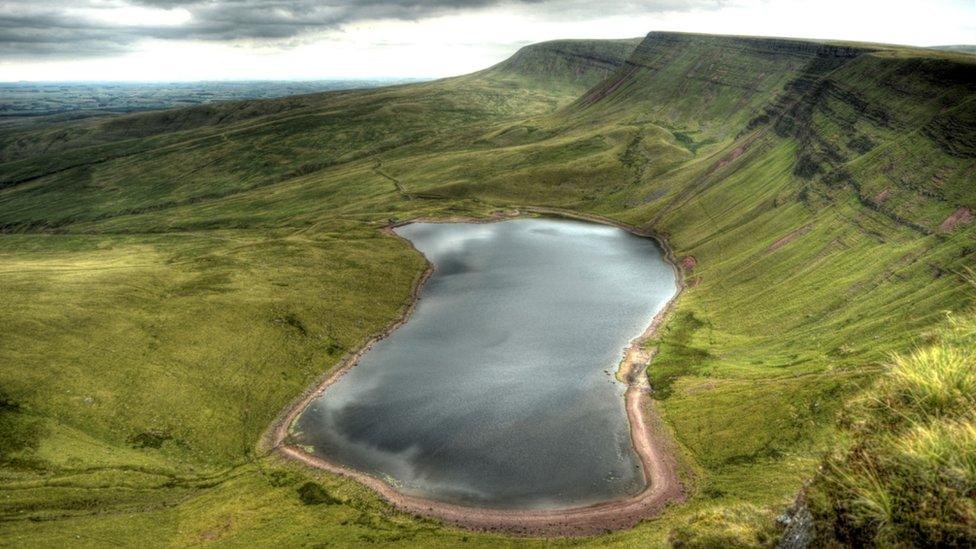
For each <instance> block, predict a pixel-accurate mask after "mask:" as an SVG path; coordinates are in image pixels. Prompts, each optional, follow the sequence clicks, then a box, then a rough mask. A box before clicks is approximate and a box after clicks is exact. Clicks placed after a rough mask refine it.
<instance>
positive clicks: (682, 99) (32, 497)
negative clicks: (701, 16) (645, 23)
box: [0, 33, 976, 545]
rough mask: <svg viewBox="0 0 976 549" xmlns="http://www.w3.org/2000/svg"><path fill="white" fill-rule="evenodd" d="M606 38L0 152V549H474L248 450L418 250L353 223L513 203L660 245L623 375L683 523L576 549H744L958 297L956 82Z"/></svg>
mask: <svg viewBox="0 0 976 549" xmlns="http://www.w3.org/2000/svg"><path fill="white" fill-rule="evenodd" d="M635 44H636V43H635V42H627V41H606V42H598V41H591V42H582V41H575V42H556V43H546V44H542V45H539V46H530V47H529V48H526V49H524V50H522V51H520V52H519V53H518V54H516V55H515V56H514V57H513V58H512V59H510V60H508V61H506V62H504V63H501V64H499V65H496V66H495V67H492V68H490V69H487V70H485V71H482V72H479V73H475V74H473V75H468V76H463V77H458V78H453V79H447V80H441V81H437V82H431V83H423V84H414V85H408V86H399V87H392V88H384V89H379V90H369V91H359V92H340V93H330V94H322V95H311V96H301V97H297V98H288V99H283V100H272V101H260V102H243V103H225V104H217V105H213V106H208V107H201V108H194V109H187V110H178V111H162V112H158V113H145V114H139V115H130V116H124V117H112V118H104V119H95V120H87V121H84V122H79V123H74V124H65V125H61V126H46V127H42V128H34V129H30V128H25V129H21V130H18V132H16V133H9V134H6V135H3V136H0V160H2V163H0V226H2V227H3V228H4V229H3V230H4V234H2V235H0V256H2V257H3V265H4V268H3V269H2V272H0V281H2V283H0V292H2V294H3V300H4V303H5V304H8V305H7V306H6V307H4V308H3V309H2V310H0V319H2V322H3V323H4V326H5V328H6V329H5V330H4V331H3V332H2V333H0V387H2V391H3V394H0V462H2V465H0V537H2V538H3V539H6V540H10V541H11V543H12V544H14V545H18V544H19V545H36V544H41V543H51V544H53V543H64V542H67V541H71V542H72V543H75V544H88V545H104V544H106V543H130V544H131V543H137V542H138V543H146V542H147V541H148V542H149V543H150V544H152V545H173V544H181V545H182V544H186V543H199V542H207V541H214V542H224V543H227V544H245V543H265V544H270V543H278V544H299V543H302V544H316V543H326V542H330V543H340V544H341V543H357V542H358V543H362V542H369V541H374V542H383V543H393V542H398V541H399V542H409V543H425V544H432V545H436V544H444V545H447V544H451V545H453V544H457V543H459V542H461V541H468V542H472V543H474V542H490V543H497V542H498V541H499V540H498V539H495V538H491V537H486V536H482V535H477V534H473V533H467V532H461V531H456V530H452V529H447V528H444V527H442V526H439V525H437V524H433V523H430V522H427V521H424V520H419V519H417V518H414V517H408V516H404V515H402V514H399V513H396V512H393V511H392V510H390V508H389V507H387V506H386V505H384V504H382V503H381V502H379V501H378V500H377V499H376V498H375V497H374V496H372V495H370V494H369V493H368V492H367V491H366V490H365V489H363V488H361V487H359V486H357V485H355V484H354V483H351V482H347V481H345V480H341V479H338V478H335V477H331V476H326V475H320V474H317V473H315V472H312V471H308V470H306V469H302V468H299V467H298V466H296V465H293V464H288V463H283V462H281V461H280V460H279V459H278V458H276V457H274V456H264V455H258V454H257V453H256V451H255V444H256V442H257V440H258V438H259V436H260V434H261V432H262V431H263V430H264V428H265V427H266V426H267V425H268V424H269V423H270V422H271V421H272V419H273V418H274V417H275V415H276V414H277V413H278V412H279V410H280V409H281V408H282V407H284V406H285V404H287V403H288V402H289V400H291V399H292V398H293V397H294V396H296V395H298V394H299V393H301V391H302V390H303V388H304V387H306V386H308V385H309V384H311V383H312V381H313V380H314V379H315V378H316V377H318V376H319V375H320V374H321V373H323V372H325V371H327V370H328V369H329V368H330V367H332V366H333V365H335V364H336V363H337V362H338V361H339V360H340V358H341V356H342V355H343V354H344V353H345V352H347V351H349V350H350V349H353V348H355V347H356V346H357V345H358V344H359V343H361V342H362V341H364V340H365V339H366V337H367V336H368V334H370V333H373V332H376V331H378V330H379V329H380V328H381V327H382V326H383V325H384V324H386V323H387V322H389V321H390V320H391V319H392V318H394V317H395V315H396V313H397V311H398V310H399V308H401V307H402V306H403V305H404V303H405V300H406V299H407V296H408V293H409V290H410V286H411V282H412V281H413V280H414V279H415V278H416V277H417V276H419V274H420V272H421V270H422V268H423V260H422V258H420V257H418V256H417V254H416V253H414V252H412V251H411V250H410V249H408V248H407V247H406V246H405V245H403V244H402V243H400V242H399V241H396V240H394V239H392V238H389V237H386V236H383V235H382V234H381V233H379V232H378V231H377V228H379V227H380V226H382V225H384V224H386V223H388V222H389V220H390V219H408V218H411V217H415V216H420V215H439V216H450V215H486V214H488V213H491V212H493V211H497V210H510V209H512V208H517V207H520V206H525V205H534V206H548V207H557V208H563V209H567V210H572V211H579V212H585V213H593V214H599V215H604V216H608V217H611V218H614V219H617V220H620V221H624V222H627V223H631V224H634V225H638V226H642V227H646V228H651V229H654V230H657V231H659V232H662V233H664V234H666V235H667V236H668V238H669V241H670V243H671V245H672V246H673V247H674V249H675V251H676V253H677V254H678V256H679V257H680V258H681V259H682V265H683V267H684V269H685V271H686V276H687V277H688V280H689V281H690V283H691V284H690V286H691V287H690V288H689V289H688V290H687V291H686V293H685V294H684V295H683V296H682V298H681V301H680V302H679V304H678V307H677V309H676V310H675V312H674V313H673V315H672V317H671V318H670V319H669V321H668V322H667V324H666V325H665V328H664V329H663V331H662V332H661V334H660V338H659V341H658V342H656V345H657V346H658V347H659V351H660V352H659V354H658V357H657V358H656V359H655V361H654V363H653V364H652V366H651V368H650V370H649V372H650V376H651V383H652V386H653V387H654V390H655V396H656V397H657V398H658V399H659V400H658V405H659V408H660V409H661V411H662V413H663V415H664V417H665V419H666V421H667V422H668V423H669V425H670V427H671V428H672V430H673V432H674V434H675V437H676V439H677V442H678V443H679V445H680V447H681V450H682V454H683V455H682V458H683V459H684V460H685V461H686V462H687V465H688V469H689V471H690V474H689V478H688V486H689V491H690V494H691V497H690V500H689V502H688V503H687V504H685V505H682V506H679V507H675V508H673V509H671V510H669V511H668V512H667V513H665V514H664V516H662V517H661V518H659V519H656V520H653V521H648V522H646V523H644V524H641V525H640V526H638V527H637V528H636V529H634V530H632V531H628V532H619V533H614V534H608V535H606V536H602V537H599V538H595V539H593V540H591V541H592V542H593V543H600V544H611V545H612V544H627V545H630V544H633V543H635V542H642V543H649V544H651V545H660V544H664V543H666V542H667V541H668V539H669V538H670V539H672V540H675V541H680V540H683V539H692V538H693V537H694V535H695V534H696V533H704V534H708V533H709V532H711V531H713V530H722V531H725V530H728V531H733V532H735V535H736V536H738V537H737V539H738V540H739V541H743V542H749V543H753V544H758V543H766V542H769V541H770V540H771V539H773V537H775V535H777V532H776V531H775V523H774V521H773V518H774V517H775V515H776V514H777V513H778V512H779V511H780V510H781V509H782V508H783V507H785V505H786V504H787V503H788V502H790V501H791V500H792V499H793V496H794V495H795V494H796V492H797V490H798V489H799V487H800V486H801V484H802V483H803V481H804V480H805V479H806V478H809V477H810V476H811V475H812V474H813V471H814V470H815V467H816V465H817V463H818V460H819V458H820V456H821V454H822V453H823V451H824V450H825V448H827V447H828V446H830V445H831V443H832V442H834V441H835V439H836V435H837V431H836V428H835V415H836V413H837V411H838V410H839V409H840V407H841V405H842V404H843V402H844V401H845V400H847V399H848V398H850V397H851V396H852V395H854V394H856V393H858V392H859V391H860V389H861V388H862V387H865V386H867V385H869V384H870V383H871V382H872V381H873V380H874V379H875V378H876V377H877V374H878V372H879V371H881V370H882V366H881V364H882V363H883V362H884V361H885V359H886V357H887V356H888V353H890V352H892V351H904V350H906V349H908V348H909V347H910V346H911V345H912V343H913V341H914V340H915V339H916V338H918V337H920V334H924V333H926V331H927V330H929V329H930V328H931V327H933V326H935V325H937V323H938V322H940V319H941V318H942V317H943V311H944V310H956V309H960V308H962V307H963V306H964V304H965V303H966V300H967V297H966V292H965V284H963V283H962V279H961V275H960V273H961V272H962V271H963V270H964V269H963V268H964V267H966V266H970V265H972V264H973V263H974V255H976V228H974V225H973V223H972V216H973V211H974V210H976V195H974V188H973V185H972V181H973V177H974V174H976V150H974V147H973V140H974V139H976V121H974V118H973V113H974V112H976V111H974V106H973V101H974V97H976V70H974V69H976V63H974V61H973V58H972V57H970V56H964V55H960V54H952V53H942V52H937V51H933V50H924V49H910V48H898V47H888V46H878V45H860V44H819V43H814V42H805V41H789V40H778V39H757V38H742V37H712V36H699V35H685V34H676V33H651V34H650V35H648V36H647V37H646V38H645V39H644V40H643V41H642V42H641V43H640V45H638V46H636V49H634V51H633V52H632V53H631V52H630V51H629V50H630V49H631V48H632V47H633V46H634V45H635ZM604 75H606V78H605V79H604V78H603V77H604ZM591 86H592V87H591ZM309 482H313V483H317V484H319V485H321V486H323V487H325V490H326V491H327V492H328V493H329V494H330V495H332V496H334V497H335V498H336V499H337V500H338V502H333V501H332V498H318V499H317V498H314V497H308V494H312V493H314V492H315V490H314V489H311V488H307V487H305V486H306V484H307V483H309ZM303 487H304V488H303ZM302 494H305V496H302ZM317 501H324V502H319V503H317ZM513 543H515V542H514V541H513ZM518 543H530V542H527V541H524V540H522V541H519V542H518Z"/></svg>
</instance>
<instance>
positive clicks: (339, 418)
mask: <svg viewBox="0 0 976 549" xmlns="http://www.w3.org/2000/svg"><path fill="white" fill-rule="evenodd" d="M397 233H399V234H400V235H401V236H403V237H405V238H407V239H409V240H410V241H411V242H413V244H414V245H415V246H416V247H417V249H419V250H420V251H421V252H423V253H424V255H425V256H427V258H428V259H429V260H430V261H431V262H432V263H433V264H434V266H435V271H434V274H433V276H432V277H431V278H430V279H429V280H428V281H427V283H426V285H425V286H424V288H423V292H422V295H421V299H420V302H419V303H418V304H417V308H416V309H415V310H414V312H413V315H412V316H411V317H410V319H409V320H408V321H407V322H406V323H405V324H404V325H403V326H401V327H400V328H399V329H397V330H396V331H395V332H394V333H393V334H392V335H391V336H390V337H388V338H387V339H385V340H383V341H380V342H378V343H377V344H376V345H375V346H374V347H373V348H372V349H371V350H370V351H368V352H367V353H366V354H365V355H364V356H363V358H362V360H361V361H360V362H359V364H357V365H356V366H355V367H353V368H352V369H351V370H350V371H349V372H348V373H346V375H344V376H343V377H342V378H341V379H339V380H338V381H337V382H336V383H335V384H334V385H332V386H331V387H329V388H328V389H326V390H325V391H324V393H323V394H322V395H320V396H319V397H318V398H316V399H315V400H313V401H312V403H311V404H310V405H309V406H308V408H307V409H306V410H305V411H304V412H303V413H302V415H301V416H300V417H299V419H298V420H297V422H296V425H295V436H296V438H297V441H298V442H299V443H301V444H304V445H307V446H311V447H313V448H314V451H315V452H316V453H318V454H319V455H321V456H322V457H325V458H327V459H329V460H331V461H333V462H337V463H341V464H344V465H347V466H349V467H352V468H354V469H357V470H360V471H364V472H367V473H370V474H372V475H374V476H377V477H380V478H383V479H385V480H386V481H387V482H389V483H390V484H393V485H394V486H396V487H397V488H398V490H399V491H401V492H404V493H407V494H412V495H419V496H425V497H429V498H432V499H436V500H440V501H446V502H451V503H461V504H465V505H476V506H482V507H493V508H560V507H572V506H577V505H585V504H590V503H595V502H598V501H605V500H609V499H616V498H619V497H624V496H627V495H631V494H635V493H638V492H640V491H641V490H642V489H643V488H644V478H643V472H642V471H641V465H640V461H639V458H638V457H637V455H636V454H635V452H634V450H633V447H632V445H631V441H630V433H629V424H628V421H627V415H626V412H625V410H624V398H623V395H624V391H625V389H626V387H625V386H624V385H623V384H621V383H619V382H617V381H616V380H615V378H614V376H613V373H614V372H615V371H616V368H617V365H618V363H619V362H620V359H621V358H622V356H623V351H624V349H625V347H626V346H627V345H628V343H629V342H630V340H631V339H633V338H634V337H636V336H638V335H639V334H640V333H641V332H642V331H643V330H644V328H645V327H646V326H647V325H648V324H649V323H650V321H651V319H652V318H653V317H654V315H655V314H656V313H657V312H658V311H659V310H660V309H661V308H662V307H663V306H664V305H665V303H666V302H667V301H668V300H669V299H670V298H671V297H672V295H674V292H675V291H676V288H675V278H674V273H673V271H672V269H671V267H670V266H669V265H668V264H667V263H666V262H665V260H664V259H663V257H662V254H661V252H660V250H659V249H658V247H657V246H656V244H655V243H654V242H653V241H652V240H650V239H646V238H640V237H637V236H634V235H632V234H630V233H627V232H626V231H623V230H621V229H618V228H615V227H609V226H605V225H598V224H592V223H585V222H578V221H569V220H555V219H517V220H511V221H503V222H498V223H490V224H470V223H443V224H431V223H417V224H412V225H407V226H404V227H401V228H399V229H397Z"/></svg>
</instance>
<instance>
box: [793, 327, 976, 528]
mask: <svg viewBox="0 0 976 549" xmlns="http://www.w3.org/2000/svg"><path fill="white" fill-rule="evenodd" d="M936 339H937V341H936V343H932V344H929V345H927V346H923V347H919V348H917V349H915V350H913V351H911V352H910V353H907V354H903V355H898V356H895V357H894V358H893V360H892V362H891V365H890V368H889V371H888V372H887V373H886V374H885V375H884V376H883V377H882V379H881V380H880V381H879V383H878V385H877V386H876V387H874V388H872V389H871V390H870V391H868V392H867V393H866V394H864V395H862V396H861V397H860V398H859V399H858V400H857V401H855V402H854V403H853V404H852V405H851V407H850V409H849V410H847V412H846V422H845V423H846V425H847V428H848V430H849V431H850V437H851V439H852V441H851V443H850V445H849V446H847V447H844V448H842V449H838V450H836V451H835V452H834V453H832V454H830V455H829V456H828V457H827V458H826V459H825V460H824V466H823V468H822V469H821V472H820V474H818V475H817V477H816V479H815V481H814V483H813V484H812V486H811V487H810V490H809V493H808V494H807V499H808V501H809V506H810V509H811V511H812V512H813V515H814V517H815V518H816V519H817V523H816V536H817V537H818V538H819V539H820V540H823V542H825V543H829V542H833V541H835V542H840V543H845V544H854V545H865V544H867V545H898V544H910V545H916V546H935V545H943V546H967V545H972V544H973V543H976V498H974V496H973V494H974V489H976V416H974V410H976V397H974V394H976V393H974V391H973V389H974V387H973V385H974V384H976V353H974V352H973V348H974V345H976V322H974V318H973V316H972V314H971V313H970V314H967V315H965V316H962V317H950V318H949V321H948V325H947V326H945V327H944V328H942V329H941V330H940V331H939V332H938V335H937V337H936Z"/></svg>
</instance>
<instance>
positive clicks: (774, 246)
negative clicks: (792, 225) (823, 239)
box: [766, 225, 811, 253]
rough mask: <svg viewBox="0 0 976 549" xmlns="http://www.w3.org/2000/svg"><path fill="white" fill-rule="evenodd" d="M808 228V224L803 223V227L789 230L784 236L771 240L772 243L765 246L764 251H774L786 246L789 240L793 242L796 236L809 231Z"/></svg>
mask: <svg viewBox="0 0 976 549" xmlns="http://www.w3.org/2000/svg"><path fill="white" fill-rule="evenodd" d="M810 228H811V226H810V225H804V226H803V227H800V228H799V229H797V230H795V231H790V232H789V233H787V234H786V235H784V236H782V237H780V238H779V239H777V240H776V242H773V243H772V244H770V245H769V247H768V248H766V253H769V252H774V251H776V250H778V249H780V248H782V247H783V246H786V245H787V244H789V243H790V242H793V241H794V240H796V239H797V238H799V237H801V236H803V235H805V234H807V233H808V232H810Z"/></svg>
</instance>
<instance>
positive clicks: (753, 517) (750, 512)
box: [668, 504, 777, 548]
mask: <svg viewBox="0 0 976 549" xmlns="http://www.w3.org/2000/svg"><path fill="white" fill-rule="evenodd" d="M773 518H774V517H773V516H772V514H771V513H770V512H769V511H764V510H762V509H759V508H758V507H755V506H753V505H748V504H742V505H735V506H730V507H717V508H714V509H708V510H705V511H701V512H698V513H695V514H694V515H692V516H691V517H689V518H688V519H687V520H686V521H684V522H683V523H681V524H679V525H678V526H676V527H675V528H673V529H672V530H671V533H670V535H669V536H668V542H669V543H670V544H671V545H672V546H673V547H676V548H685V547H715V548H719V547H722V548H726V547H771V546H772V545H774V544H775V542H776V539H777V538H776V536H777V531H776V528H775V521H774V520H773Z"/></svg>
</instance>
